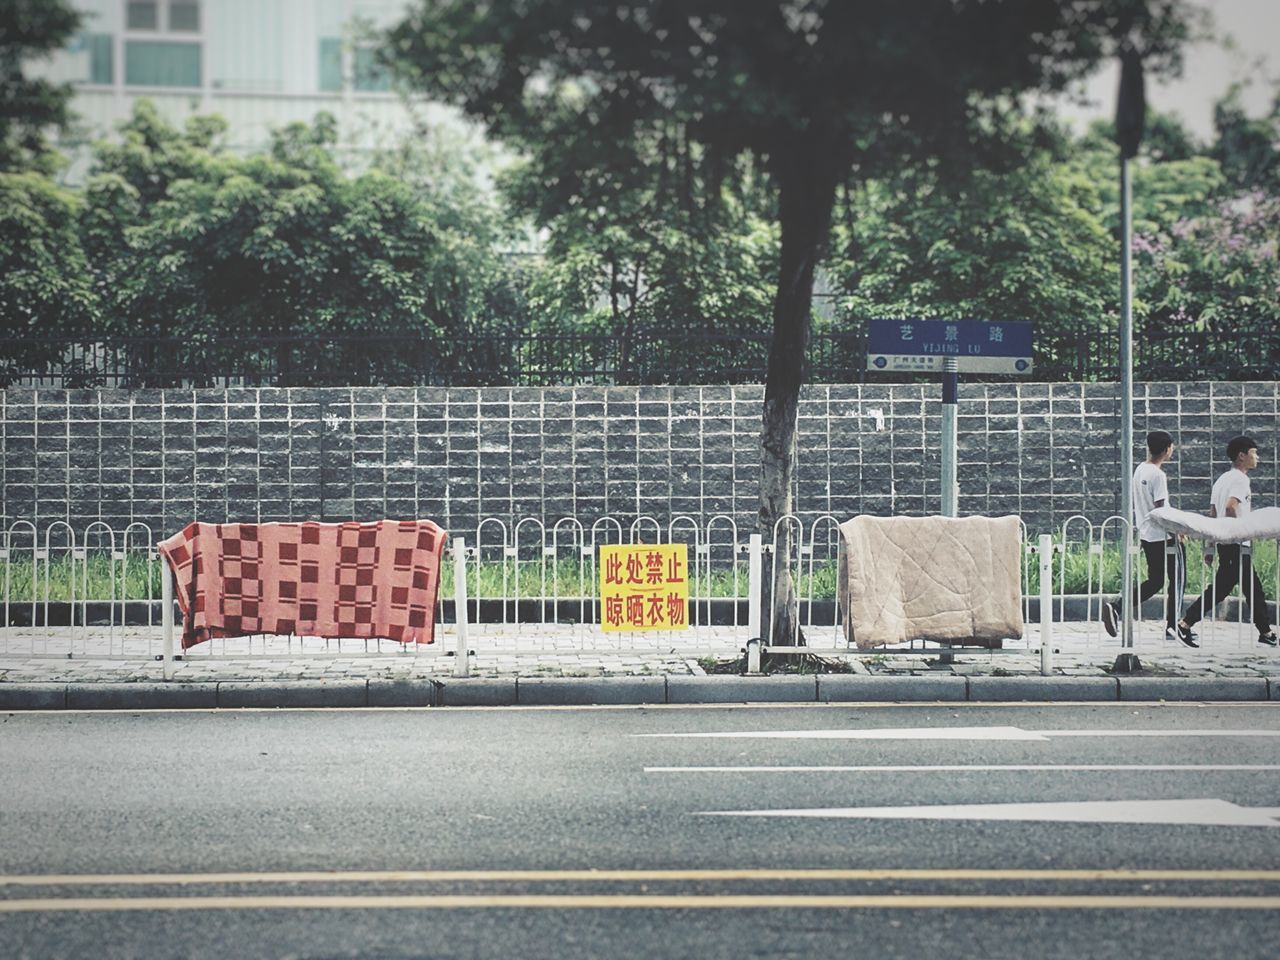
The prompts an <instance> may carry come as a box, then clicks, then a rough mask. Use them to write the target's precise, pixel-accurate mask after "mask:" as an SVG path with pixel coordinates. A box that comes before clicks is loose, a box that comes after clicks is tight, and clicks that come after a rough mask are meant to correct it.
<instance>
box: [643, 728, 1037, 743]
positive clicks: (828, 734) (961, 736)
mask: <svg viewBox="0 0 1280 960" xmlns="http://www.w3.org/2000/svg"><path fill="white" fill-rule="evenodd" d="M632 736H635V737H678V738H705V739H712V740H716V739H725V740H736V739H749V740H1047V739H1048V737H1046V736H1045V735H1044V734H1042V733H1039V732H1035V731H1028V730H1023V729H1021V728H1020V727H858V728H851V729H848V730H725V731H716V732H710V733H636V734H632Z"/></svg>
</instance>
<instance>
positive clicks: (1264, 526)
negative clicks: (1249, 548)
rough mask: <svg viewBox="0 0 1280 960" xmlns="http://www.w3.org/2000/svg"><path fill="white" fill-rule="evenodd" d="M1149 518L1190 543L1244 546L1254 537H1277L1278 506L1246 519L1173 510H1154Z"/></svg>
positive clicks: (1250, 515) (1254, 513) (1168, 508)
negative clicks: (1196, 541)
mask: <svg viewBox="0 0 1280 960" xmlns="http://www.w3.org/2000/svg"><path fill="white" fill-rule="evenodd" d="M1151 519H1152V520H1154V521H1155V522H1156V523H1157V524H1159V526H1160V527H1161V528H1163V529H1165V530H1168V531H1169V532H1170V533H1185V534H1186V535H1187V536H1188V537H1191V538H1192V539H1193V540H1205V541H1207V542H1209V543H1243V542H1244V541H1246V540H1252V539H1254V538H1255V537H1256V538H1257V539H1259V540H1274V539H1276V538H1277V537H1280V507H1263V508H1261V509H1260V510H1254V511H1253V512H1252V513H1250V514H1249V515H1248V516H1246V517H1206V516H1205V515H1204V514H1201V513H1192V512H1190V511H1189V510H1178V509H1175V508H1174V507H1156V508H1155V509H1154V510H1152V511H1151Z"/></svg>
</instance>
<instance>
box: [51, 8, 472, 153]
mask: <svg viewBox="0 0 1280 960" xmlns="http://www.w3.org/2000/svg"><path fill="white" fill-rule="evenodd" d="M407 5H408V0H76V6H77V7H78V8H79V9H80V10H81V11H82V13H83V14H84V25H83V29H82V31H81V33H80V34H79V35H78V36H77V37H76V38H75V40H74V41H73V42H72V44H71V45H70V46H69V47H68V48H67V49H66V50H63V51H61V52H59V53H58V54H56V55H55V56H54V57H52V58H51V59H50V60H49V61H46V62H45V63H43V64H41V65H38V67H37V69H38V70H39V72H41V73H43V74H44V75H45V76H48V77H49V78H50V79H53V80H56V81H64V82H71V83H74V84H75V87H76V95H75V98H74V100H73V103H72V108H73V109H74V111H75V112H76V113H77V114H78V115H79V118H80V122H81V124H82V126H83V127H84V128H85V129H84V133H87V134H88V136H89V137H96V136H101V135H103V134H105V133H107V132H109V131H110V130H111V129H113V128H114V126H115V125H116V124H117V123H118V122H119V121H121V120H122V119H124V118H126V117H128V115H129V113H130V111H131V110H132V108H133V103H134V101H135V100H137V99H138V98H140V97H146V98H149V99H150V100H152V101H153V102H154V103H156V104H157V105H158V107H159V108H160V110H161V112H162V113H163V114H164V115H165V116H166V117H167V118H169V119H170V120H171V121H173V122H175V123H181V122H182V120H183V119H184V118H185V117H187V116H189V115H191V114H194V113H217V114H221V115H222V116H223V117H225V118H226V119H227V121H228V123H229V127H230V129H229V145H230V146H231V147H232V148H233V149H236V150H241V151H249V150H254V149H257V148H259V147H261V146H263V145H264V144H265V143H266V142H267V141H268V138H269V135H270V132H271V130H272V129H275V128H277V127H280V126H283V125H285V124H287V123H291V122H293V121H298V120H302V121H306V120H310V119H311V118H312V117H313V116H314V115H315V114H316V113H317V112H319V111H321V110H325V111H328V112H330V113H332V114H333V115H334V116H335V117H337V119H338V128H339V140H340V143H341V144H342V146H343V147H345V148H348V149H355V150H360V149H361V148H364V147H369V146H372V145H375V144H378V143H384V144H385V143H386V142H387V137H388V135H394V134H395V133H396V132H397V131H403V130H405V129H408V127H409V125H410V123H411V122H412V119H413V117H414V116H417V117H418V119H419V120H421V121H424V122H429V123H432V124H439V123H441V122H448V120H449V118H451V117H456V115H454V114H452V113H451V112H450V111H446V110H445V109H444V108H441V107H439V106H434V105H428V104H426V103H425V102H423V101H420V100H419V101H416V102H413V103H412V104H410V103H409V102H407V101H406V100H405V98H404V97H402V96H401V95H400V94H398V93H396V92H395V91H394V90H393V89H392V84H391V79H390V77H389V75H388V74H387V73H386V71H385V70H383V69H382V68H381V67H379V66H378V64H377V63H376V62H375V57H374V47H373V44H372V42H371V39H370V34H371V32H372V31H373V30H376V29H378V28H380V27H386V26H389V25H390V24H392V23H394V22H395V20H396V19H398V17H399V16H400V15H401V14H402V13H403V11H404V10H405V8H406V6H407Z"/></svg>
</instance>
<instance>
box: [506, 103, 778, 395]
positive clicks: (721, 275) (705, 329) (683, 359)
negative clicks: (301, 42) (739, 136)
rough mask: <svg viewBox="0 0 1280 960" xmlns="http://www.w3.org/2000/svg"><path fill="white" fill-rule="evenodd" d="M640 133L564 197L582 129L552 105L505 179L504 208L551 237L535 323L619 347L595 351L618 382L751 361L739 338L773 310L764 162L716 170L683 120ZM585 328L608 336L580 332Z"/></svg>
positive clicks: (535, 290) (537, 280)
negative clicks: (561, 191)
mask: <svg viewBox="0 0 1280 960" xmlns="http://www.w3.org/2000/svg"><path fill="white" fill-rule="evenodd" d="M643 134H644V135H643V136H637V137H636V138H635V139H634V140H633V142H631V143H626V144H618V145H617V149H618V152H619V156H618V158H617V161H616V162H615V163H613V164H611V168H610V169H602V170H600V171H598V173H597V175H595V176H593V177H592V178H591V179H590V180H589V181H586V182H583V183H581V184H579V185H578V186H577V190H578V191H579V197H578V199H577V200H575V201H574V202H572V203H562V202H559V201H557V200H555V199H551V198H549V196H548V193H549V192H548V190H547V189H546V185H547V184H548V183H553V184H554V183H555V182H556V176H555V172H556V171H557V170H559V169H563V167H564V164H565V159H564V158H563V157H562V156H561V155H560V154H561V153H562V151H565V150H569V151H572V150H573V149H574V141H575V138H576V137H577V136H578V132H577V131H576V130H575V129H574V123H573V122H572V117H569V118H565V117H563V116H550V115H548V117H547V118H546V119H544V121H543V126H542V129H541V130H540V131H539V135H538V137H537V138H534V139H535V140H536V142H537V143H539V144H544V145H545V146H544V147H543V148H542V149H540V150H539V149H537V148H534V147H531V148H530V149H529V150H528V151H527V152H528V155H529V159H528V160H526V162H524V163H521V164H517V165H516V166H514V167H513V168H511V169H509V170H508V171H507V172H506V174H505V175H504V176H503V177H502V178H501V179H500V183H501V185H502V187H503V193H504V195H505V196H506V197H507V198H508V200H509V203H510V206H511V208H512V209H513V210H514V211H515V212H516V213H518V214H522V215H524V216H527V217H528V218H529V219H530V220H531V222H532V223H533V224H534V225H535V226H536V227H538V228H539V229H541V230H543V231H545V235H546V242H545V248H544V253H543V258H542V260H543V266H542V268H541V269H540V270H538V271H537V272H536V273H535V275H534V276H533V278H532V282H531V289H530V302H531V307H532V309H533V311H534V316H533V322H534V324H535V329H536V330H537V333H538V335H539V337H543V338H546V337H551V338H556V339H559V338H565V339H566V340H568V339H571V338H572V339H573V342H574V343H582V344H583V347H584V352H585V351H586V350H593V349H596V348H600V349H603V348H606V347H607V348H613V347H614V345H618V347H617V348H618V350H619V352H618V354H617V355H616V356H614V355H604V354H600V355H596V356H594V357H593V360H594V363H595V369H598V370H602V371H603V370H608V371H609V373H610V375H611V379H612V380H613V381H614V382H622V383H628V382H636V381H639V382H649V381H653V380H657V381H663V380H666V379H668V378H671V377H674V376H677V375H678V373H679V372H685V374H686V376H687V371H689V370H690V368H691V366H692V365H696V364H698V363H705V364H711V365H713V366H714V367H716V368H719V369H726V370H727V369H731V368H732V366H733V364H734V363H735V362H736V363H737V364H739V365H741V364H742V363H744V362H745V361H746V360H747V358H746V357H744V356H743V353H744V350H745V344H744V343H743V341H742V339H741V337H742V335H743V334H755V333H757V332H758V331H760V330H762V329H763V327H764V322H765V321H766V320H767V319H768V316H769V306H770V294H771V284H770V280H769V278H770V277H772V276H773V275H774V274H776V272H777V262H776V249H777V235H776V229H775V228H774V225H773V222H772V211H771V210H769V209H768V205H767V203H762V202H761V201H762V199H764V198H762V197H761V196H760V195H759V194H760V193H761V191H760V190H759V189H758V188H757V186H756V185H757V184H758V183H759V181H760V180H761V178H762V174H761V171H759V170H758V169H756V168H755V166H754V164H753V163H752V162H751V160H750V158H748V157H743V158H741V159H740V161H739V163H738V164H736V165H735V166H734V167H732V168H729V169H727V170H726V169H717V168H715V166H714V165H713V164H712V163H710V162H709V160H708V158H707V157H706V155H705V151H703V150H702V149H701V148H700V147H699V145H697V144H690V143H688V142H685V141H684V140H683V139H682V137H681V131H680V129H679V127H678V125H677V126H673V125H669V124H658V125H655V127H653V128H651V129H648V130H645V131H644V132H643ZM712 178H714V180H715V183H711V182H710V180H711V179H712ZM582 334H587V335H589V336H591V335H604V334H610V335H611V336H608V337H607V338H606V337H604V336H600V337H599V339H591V340H587V341H585V342H583V341H582V340H581V339H580V336H581V335H582ZM575 352H576V351H575ZM573 360H574V358H572V357H571V358H570V362H573ZM577 362H579V363H580V362H581V360H578V361H577Z"/></svg>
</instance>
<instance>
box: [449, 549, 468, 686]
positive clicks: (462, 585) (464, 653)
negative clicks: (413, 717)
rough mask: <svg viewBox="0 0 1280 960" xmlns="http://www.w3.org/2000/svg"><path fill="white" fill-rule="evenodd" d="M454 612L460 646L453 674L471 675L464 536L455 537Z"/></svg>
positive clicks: (455, 656) (456, 675) (455, 655)
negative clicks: (468, 647)
mask: <svg viewBox="0 0 1280 960" xmlns="http://www.w3.org/2000/svg"><path fill="white" fill-rule="evenodd" d="M453 613H454V619H455V620H456V621H457V628H458V646H457V650H456V651H455V653H454V657H453V675H454V676H455V677H469V676H471V655H470V652H469V651H468V650H467V546H466V544H465V543H464V542H463V539H462V537H454V538H453Z"/></svg>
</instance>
